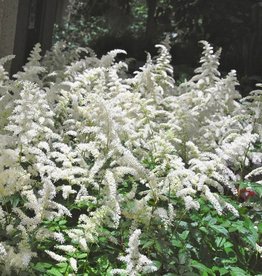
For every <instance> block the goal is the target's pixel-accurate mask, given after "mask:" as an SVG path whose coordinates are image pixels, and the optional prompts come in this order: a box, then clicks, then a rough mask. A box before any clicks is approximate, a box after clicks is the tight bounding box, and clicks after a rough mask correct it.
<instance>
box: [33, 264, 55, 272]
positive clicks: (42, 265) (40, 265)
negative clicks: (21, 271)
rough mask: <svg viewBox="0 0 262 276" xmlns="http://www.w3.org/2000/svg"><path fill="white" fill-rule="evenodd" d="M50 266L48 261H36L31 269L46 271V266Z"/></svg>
mask: <svg viewBox="0 0 262 276" xmlns="http://www.w3.org/2000/svg"><path fill="white" fill-rule="evenodd" d="M50 267H52V265H51V264H49V263H36V264H35V265H34V266H33V269H34V270H37V271H39V272H46V270H47V269H48V268H50Z"/></svg>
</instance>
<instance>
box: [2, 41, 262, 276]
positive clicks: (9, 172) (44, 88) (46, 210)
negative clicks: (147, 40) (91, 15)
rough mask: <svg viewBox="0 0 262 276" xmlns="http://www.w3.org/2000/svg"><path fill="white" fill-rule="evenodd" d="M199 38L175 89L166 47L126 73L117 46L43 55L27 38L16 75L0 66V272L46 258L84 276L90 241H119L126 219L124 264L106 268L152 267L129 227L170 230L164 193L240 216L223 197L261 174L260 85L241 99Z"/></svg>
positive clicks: (134, 271)
mask: <svg viewBox="0 0 262 276" xmlns="http://www.w3.org/2000/svg"><path fill="white" fill-rule="evenodd" d="M202 43H203V45H204V51H203V56H202V58H201V67H199V68H198V69H196V75H195V76H194V77H193V78H192V79H190V80H187V81H185V82H183V83H182V84H180V85H179V86H176V85H175V81H174V80H173V78H172V74H173V69H172V66H171V65H170V60H171V56H170V54H169V52H168V50H167V48H166V47H165V46H164V45H157V47H158V49H159V55H158V57H157V58H151V57H150V55H149V56H148V60H147V62H146V64H145V65H144V66H143V67H141V68H140V70H139V71H137V72H135V74H134V77H128V76H127V75H126V74H125V69H126V68H127V65H126V64H125V63H124V62H122V61H120V62H117V61H116V56H117V54H124V53H125V52H124V51H122V50H114V51H111V52H109V53H108V54H107V55H105V56H103V57H102V58H101V59H98V58H97V57H96V56H95V55H94V54H93V52H92V51H88V50H85V49H79V51H78V54H72V55H71V54H68V52H66V47H65V46H64V44H63V43H59V44H57V45H55V46H54V47H53V51H51V52H49V53H48V54H47V55H46V56H45V57H44V58H43V59H42V58H41V57H40V55H39V53H40V46H39V45H36V47H35V48H34V50H33V51H32V54H31V56H30V58H29V62H28V63H27V64H26V65H25V66H24V71H23V72H19V73H17V74H16V75H15V77H16V78H17V79H16V80H9V79H8V77H7V75H6V73H4V71H3V70H2V71H3V72H2V71H1V72H0V73H1V78H0V80H1V90H0V93H1V98H0V105H1V111H0V112H1V123H0V125H1V129H0V135H1V140H0V161H1V162H0V201H1V203H2V204H1V205H2V207H1V209H0V222H1V240H2V241H1V244H0V267H1V271H3V273H6V274H11V275H13V274H12V273H18V274H19V273H20V272H21V271H26V270H28V269H29V264H30V262H32V261H33V260H39V259H41V258H43V259H48V258H49V257H51V258H52V259H53V260H55V261H57V262H58V263H61V264H65V267H66V268H65V271H64V273H69V272H70V271H71V272H72V273H73V272H74V273H77V272H79V273H85V272H86V271H88V268H87V264H88V266H91V264H90V263H88V262H89V261H88V256H89V255H90V254H91V252H92V250H94V247H95V246H96V244H98V243H99V241H100V239H101V238H106V239H109V241H110V242H111V243H112V244H118V243H119V241H118V240H117V239H116V238H115V237H114V235H112V236H111V237H110V238H109V237H108V235H109V234H108V233H107V231H112V233H113V232H114V231H118V229H119V231H120V232H121V231H123V227H125V225H127V226H128V227H131V229H132V230H133V232H132V233H131V235H130V238H129V243H128V249H126V250H125V249H124V247H123V246H124V244H123V241H122V242H121V244H122V245H121V246H122V247H121V250H120V251H119V252H122V254H123V253H124V251H125V252H126V253H127V255H126V256H124V257H123V256H122V257H120V260H122V261H124V262H125V263H126V268H123V267H122V265H121V264H120V263H119V265H120V267H119V268H117V267H114V266H115V264H113V265H112V267H113V268H114V269H113V270H112V273H118V274H119V273H126V274H127V275H139V273H144V274H145V273H150V272H153V271H155V270H156V269H157V267H156V266H155V265H154V263H153V262H152V261H151V260H150V259H149V258H148V257H146V256H145V255H143V254H142V253H140V252H139V251H138V245H139V235H140V234H141V232H142V233H143V231H147V230H148V229H149V228H150V226H151V225H153V224H154V223H155V222H157V221H161V223H163V225H164V227H165V229H169V228H170V227H171V228H172V227H173V226H172V225H173V223H174V221H175V220H176V214H175V213H176V206H175V204H173V203H172V202H173V201H172V200H173V199H177V200H180V199H181V200H182V201H183V202H184V206H185V209H186V210H191V209H192V210H199V208H200V203H199V199H200V198H204V199H205V200H206V202H207V203H211V204H212V206H213V208H214V209H215V210H216V211H217V213H218V215H221V216H222V215H225V214H226V212H227V211H229V212H231V213H232V214H233V215H234V216H236V217H237V216H239V213H238V211H237V209H236V208H235V206H233V205H232V204H231V203H230V202H229V201H227V199H226V197H225V196H224V195H232V197H235V198H237V193H238V191H237V182H238V181H239V180H244V178H250V177H252V176H254V175H258V174H261V152H260V153H259V152H256V150H255V149H256V144H257V143H259V142H260V143H261V139H262V133H261V129H262V124H261V91H260V90H257V91H254V92H252V93H251V94H250V96H249V97H248V98H246V99H243V100H241V101H240V100H239V99H240V98H241V96H240V94H239V93H238V92H237V90H236V89H235V86H236V85H237V80H236V73H235V72H234V71H232V72H230V73H229V74H228V75H227V76H225V77H224V78H221V77H220V73H219V71H218V65H219V61H218V60H219V54H220V52H216V53H214V52H213V49H212V47H211V46H210V45H209V44H208V43H207V42H202ZM80 52H81V53H82V55H83V53H85V54H88V53H90V56H88V55H85V56H84V57H83V58H82V59H80ZM7 99H8V100H7ZM2 114H3V116H2ZM253 164H256V166H258V168H255V169H254V170H253V171H250V170H249V171H248V169H249V168H251V167H252V165H253ZM259 166H260V167H259ZM130 206H132V207H130ZM52 220H53V221H60V220H61V221H62V220H65V221H66V223H67V227H62V226H61V227H60V226H59V227H48V225H51V224H52V223H51V221H52ZM61 225H63V224H61ZM106 229H107V230H106ZM139 229H141V230H139ZM109 236H110V235H109ZM116 236H117V235H116ZM127 238H128V237H126V240H125V241H124V242H127ZM45 243H46V244H48V245H49V248H45V251H44V252H40V250H41V244H45ZM39 246H40V247H39ZM257 246H259V245H258V244H257ZM257 248H258V247H257ZM254 250H255V248H254ZM81 252H82V253H85V254H86V255H85V256H86V258H87V259H86V260H85V262H84V263H83V261H82V260H81V258H80V257H79V256H80V255H81V254H80V253H81ZM79 254H80V255H79ZM37 256H38V257H37ZM151 256H152V254H151ZM154 261H157V260H154Z"/></svg>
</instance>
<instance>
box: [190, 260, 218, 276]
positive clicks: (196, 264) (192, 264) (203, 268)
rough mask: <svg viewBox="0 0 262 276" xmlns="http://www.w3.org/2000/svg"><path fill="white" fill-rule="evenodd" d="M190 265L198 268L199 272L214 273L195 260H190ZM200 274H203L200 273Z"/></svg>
mask: <svg viewBox="0 0 262 276" xmlns="http://www.w3.org/2000/svg"><path fill="white" fill-rule="evenodd" d="M191 266H192V267H194V268H196V269H198V270H199V271H200V272H202V273H208V274H209V275H215V274H214V273H213V271H212V270H211V269H210V268H208V267H207V266H205V265H204V264H201V263H199V262H198V261H196V260H192V262H191ZM202 275H203V274H202ZM204 275H205V274H204Z"/></svg>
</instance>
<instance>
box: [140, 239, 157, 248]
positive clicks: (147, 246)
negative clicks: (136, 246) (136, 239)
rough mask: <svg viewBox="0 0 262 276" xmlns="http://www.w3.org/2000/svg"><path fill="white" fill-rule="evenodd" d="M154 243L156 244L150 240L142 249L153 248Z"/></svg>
mask: <svg viewBox="0 0 262 276" xmlns="http://www.w3.org/2000/svg"><path fill="white" fill-rule="evenodd" d="M154 243H155V241H154V240H148V241H146V242H145V243H144V244H143V246H142V248H143V249H145V248H149V247H151V246H152V245H153V244H154Z"/></svg>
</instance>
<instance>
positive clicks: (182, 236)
mask: <svg viewBox="0 0 262 276" xmlns="http://www.w3.org/2000/svg"><path fill="white" fill-rule="evenodd" d="M188 234H189V231H188V230H185V231H183V232H182V233H181V234H179V237H180V238H181V239H182V240H186V238H187V237H188Z"/></svg>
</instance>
